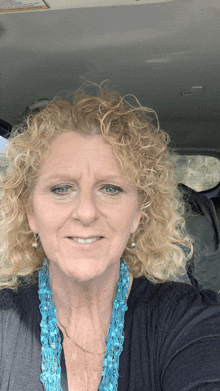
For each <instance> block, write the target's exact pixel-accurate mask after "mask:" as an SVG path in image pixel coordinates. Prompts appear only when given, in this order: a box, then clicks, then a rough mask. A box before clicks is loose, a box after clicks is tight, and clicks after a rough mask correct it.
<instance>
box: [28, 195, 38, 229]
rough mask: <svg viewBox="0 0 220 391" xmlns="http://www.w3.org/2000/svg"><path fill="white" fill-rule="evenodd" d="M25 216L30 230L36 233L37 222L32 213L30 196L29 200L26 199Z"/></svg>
mask: <svg viewBox="0 0 220 391" xmlns="http://www.w3.org/2000/svg"><path fill="white" fill-rule="evenodd" d="M26 216H27V219H28V224H29V227H30V230H31V231H32V232H33V233H35V234H37V233H38V224H37V219H36V216H35V214H34V208H33V203H32V197H29V200H28V205H27V207H26Z"/></svg>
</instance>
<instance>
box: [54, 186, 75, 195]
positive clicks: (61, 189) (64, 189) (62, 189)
mask: <svg viewBox="0 0 220 391" xmlns="http://www.w3.org/2000/svg"><path fill="white" fill-rule="evenodd" d="M50 190H51V191H52V193H54V194H57V195H66V194H67V193H68V192H69V191H70V190H71V186H70V185H56V186H53V187H52V188H51V189H50Z"/></svg>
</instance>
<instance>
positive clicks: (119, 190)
mask: <svg viewBox="0 0 220 391" xmlns="http://www.w3.org/2000/svg"><path fill="white" fill-rule="evenodd" d="M71 187H72V186H71V185H65V184H61V185H56V186H53V187H52V188H51V189H50V190H51V192H52V193H54V194H56V195H58V196H63V195H64V196H65V195H66V194H67V193H68V191H69V190H71ZM64 188H66V189H67V191H64V192H63V191H62V192H60V189H64ZM108 188H110V189H114V190H116V192H114V193H112V192H106V194H108V195H110V196H116V195H118V194H119V193H122V192H123V190H122V189H121V188H120V187H118V186H115V185H105V186H103V187H102V188H101V190H103V189H108Z"/></svg>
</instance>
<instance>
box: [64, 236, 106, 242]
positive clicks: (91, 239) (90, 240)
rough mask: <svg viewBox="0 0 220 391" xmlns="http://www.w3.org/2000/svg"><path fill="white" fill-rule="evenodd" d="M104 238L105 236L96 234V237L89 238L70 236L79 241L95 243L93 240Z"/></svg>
mask: <svg viewBox="0 0 220 391" xmlns="http://www.w3.org/2000/svg"><path fill="white" fill-rule="evenodd" d="M102 238H103V236H96V237H94V238H88V239H83V238H76V237H69V239H72V240H74V241H75V242H78V243H93V242H97V241H98V240H100V239H102Z"/></svg>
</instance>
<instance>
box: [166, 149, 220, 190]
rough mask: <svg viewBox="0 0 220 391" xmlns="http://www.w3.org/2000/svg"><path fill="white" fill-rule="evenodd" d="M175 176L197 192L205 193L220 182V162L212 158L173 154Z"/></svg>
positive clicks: (171, 159)
mask: <svg viewBox="0 0 220 391" xmlns="http://www.w3.org/2000/svg"><path fill="white" fill-rule="evenodd" d="M170 161H171V163H172V164H173V165H174V176H175V179H176V181H177V183H183V184H184V185H187V186H189V187H191V188H192V189H194V190H196V191H205V190H208V189H211V188H213V187H215V186H216V185H218V183H219V182H220V160H219V159H217V158H215V157H212V156H202V155H177V154H171V156H170Z"/></svg>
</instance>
